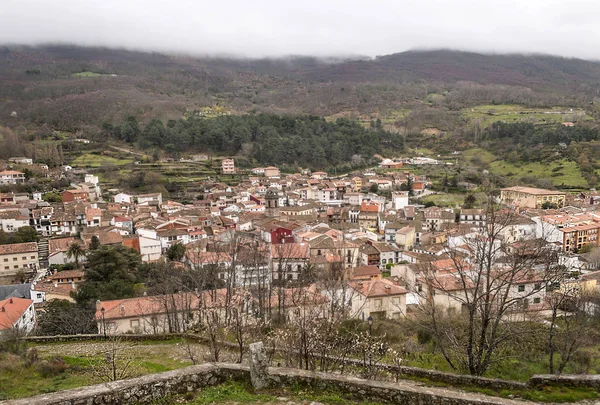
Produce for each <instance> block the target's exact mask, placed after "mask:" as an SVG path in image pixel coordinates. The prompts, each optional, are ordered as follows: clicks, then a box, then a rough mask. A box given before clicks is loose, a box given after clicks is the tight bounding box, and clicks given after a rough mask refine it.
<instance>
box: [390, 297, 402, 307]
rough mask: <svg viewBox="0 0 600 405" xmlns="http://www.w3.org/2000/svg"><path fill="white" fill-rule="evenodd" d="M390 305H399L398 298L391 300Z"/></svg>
mask: <svg viewBox="0 0 600 405" xmlns="http://www.w3.org/2000/svg"><path fill="white" fill-rule="evenodd" d="M392 304H394V305H400V298H398V297H394V298H392Z"/></svg>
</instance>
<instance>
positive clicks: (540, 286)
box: [533, 283, 542, 290]
mask: <svg viewBox="0 0 600 405" xmlns="http://www.w3.org/2000/svg"><path fill="white" fill-rule="evenodd" d="M533 288H535V289H536V290H541V289H542V284H540V283H535V285H534V286H533Z"/></svg>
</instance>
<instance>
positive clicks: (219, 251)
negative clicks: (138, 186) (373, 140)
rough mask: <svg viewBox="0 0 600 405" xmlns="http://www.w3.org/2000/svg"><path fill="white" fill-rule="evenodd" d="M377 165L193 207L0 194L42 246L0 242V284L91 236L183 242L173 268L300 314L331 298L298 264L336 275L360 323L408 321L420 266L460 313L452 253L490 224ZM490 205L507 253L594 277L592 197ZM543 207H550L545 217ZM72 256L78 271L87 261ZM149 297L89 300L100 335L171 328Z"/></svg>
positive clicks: (93, 196)
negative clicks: (499, 207) (553, 259)
mask: <svg viewBox="0 0 600 405" xmlns="http://www.w3.org/2000/svg"><path fill="white" fill-rule="evenodd" d="M386 164H387V165H388V166H389V167H386V166H385V165H384V167H383V169H379V170H366V171H364V172H356V173H353V174H351V175H348V176H342V177H332V176H330V175H329V174H327V173H325V172H314V173H308V172H303V173H297V174H291V175H282V174H281V173H280V172H279V170H278V169H277V168H274V167H266V168H255V169H253V170H252V174H250V175H249V176H248V177H247V178H244V179H242V180H241V182H240V183H239V184H238V185H237V186H230V185H227V184H224V183H219V182H206V183H205V184H204V185H203V194H202V198H199V199H197V200H195V201H193V202H191V203H186V204H183V203H180V202H176V201H171V200H169V199H164V198H163V196H162V195H161V194H160V193H154V194H137V195H133V194H128V193H126V192H119V193H117V194H113V195H111V196H110V197H108V196H107V195H105V196H104V199H103V195H102V191H101V189H100V187H99V184H98V178H97V177H96V176H93V175H85V176H84V177H83V179H82V180H83V181H81V182H78V183H74V184H72V185H71V186H70V187H68V188H67V189H65V190H63V191H62V202H61V203H46V202H43V201H40V200H39V199H36V198H33V197H35V196H23V195H17V194H5V195H0V226H1V228H2V230H3V231H4V232H15V231H17V230H18V229H19V228H20V227H23V226H31V227H33V228H34V229H35V230H36V231H37V232H38V233H39V234H40V236H41V237H42V240H41V241H40V242H38V243H36V242H30V243H21V244H12V245H0V277H5V278H10V277H14V276H15V275H16V274H17V273H18V272H21V271H27V272H30V273H34V272H35V271H37V270H39V269H46V268H48V267H53V266H60V265H64V264H66V263H69V262H72V261H73V260H72V258H70V257H69V256H68V255H67V251H68V249H69V246H70V245H71V244H73V243H74V242H76V243H79V244H80V245H82V246H83V247H84V248H86V247H88V246H89V245H90V244H91V243H92V240H93V239H94V238H95V239H96V240H97V241H98V242H99V243H100V244H102V245H123V246H126V247H129V248H132V249H135V250H136V251H138V252H139V253H140V255H141V258H142V261H144V262H147V263H152V262H158V261H164V260H166V259H165V255H166V253H167V251H168V250H169V248H171V247H172V246H173V245H176V244H181V245H183V246H184V247H185V254H184V255H183V258H181V260H180V261H178V263H177V265H179V266H181V267H182V268H187V269H193V268H204V267H209V268H210V269H212V271H214V272H215V277H216V278H218V279H222V280H224V279H229V278H233V286H234V287H235V288H236V289H239V290H244V289H247V288H250V289H251V288H252V287H253V286H256V285H265V284H267V285H282V284H284V285H285V287H286V289H285V291H288V292H289V293H290V294H293V293H294V291H296V292H297V291H304V293H306V292H307V291H310V293H311V297H312V298H311V299H310V300H307V299H304V300H300V301H298V302H296V304H295V305H300V306H306V305H323V304H324V303H325V302H327V301H328V300H331V299H332V297H330V296H328V295H327V294H326V293H325V292H323V291H322V290H321V289H320V288H319V286H318V285H315V284H310V285H303V284H302V280H303V276H304V274H305V273H306V271H307V269H311V271H312V272H316V273H318V274H326V273H327V272H328V271H331V270H332V269H343V270H344V274H346V281H347V287H348V289H349V290H351V291H352V294H350V295H349V296H347V297H346V298H347V302H346V306H347V308H348V313H349V316H353V317H356V318H359V319H363V320H364V319H367V318H368V317H373V318H398V317H401V316H406V315H407V314H408V313H410V309H411V307H412V306H415V305H418V304H419V294H418V293H416V292H415V290H417V289H422V288H423V285H424V284H423V283H421V282H420V281H419V277H420V272H421V271H420V270H419V269H422V267H423V265H427V267H428V268H429V269H434V270H435V271H436V272H438V273H439V274H440V275H444V277H445V278H444V280H446V281H445V282H444V288H441V287H440V292H439V293H438V294H437V297H438V298H437V300H436V303H437V304H439V305H442V306H446V307H448V308H451V307H455V306H458V309H459V310H460V306H459V305H458V303H457V302H458V301H456V300H452V299H451V297H449V296H448V291H450V290H451V288H449V286H452V285H454V284H456V288H457V289H459V288H460V286H459V284H458V283H456V280H455V277H454V276H453V273H454V271H453V270H455V269H454V267H455V266H456V262H455V258H453V257H452V256H451V252H452V251H456V250H457V249H458V250H460V249H462V252H463V256H464V257H463V260H465V261H468V260H469V254H470V252H469V250H468V249H466V248H465V247H464V246H465V243H466V242H465V241H466V240H468V239H469V238H472V237H473V236H474V235H477V234H478V233H479V232H481V230H482V229H483V228H484V227H486V226H488V225H489V224H488V218H487V217H486V213H485V212H484V211H482V210H478V209H448V208H440V207H436V206H432V207H424V206H423V205H418V204H414V203H412V202H411V201H412V200H411V199H410V198H409V191H400V190H401V189H406V186H407V185H408V184H409V183H412V190H411V191H412V193H414V194H417V195H418V194H419V193H422V192H423V191H424V190H425V189H426V187H427V186H428V182H427V179H426V178H425V177H423V176H416V175H414V174H412V173H410V172H408V171H402V169H401V165H400V166H398V165H396V166H394V167H392V166H393V165H394V164H395V163H394V162H387V163H386ZM387 169H394V170H393V171H390V172H386V170H387ZM226 170H227V171H229V173H234V172H235V167H234V163H233V161H231V162H225V160H224V161H223V172H224V173H225V172H226ZM231 170H232V171H231ZM409 179H410V181H409ZM373 184H376V185H377V187H376V188H372V185H373ZM372 190H377V192H374V191H372ZM382 190H389V193H385V194H386V195H387V196H388V197H387V198H386V197H383V196H382V195H380V194H382V193H381V191H382ZM105 199H106V200H108V201H105ZM499 200H500V202H501V203H503V204H504V206H505V209H506V210H510V212H513V213H514V214H515V215H514V217H513V219H512V220H511V223H510V224H509V225H508V226H507V227H506V228H505V229H504V230H503V234H502V240H503V243H504V244H506V245H507V246H510V245H511V244H514V245H515V246H516V245H517V244H519V243H522V242H523V241H526V240H535V239H539V238H548V240H549V241H550V242H551V243H552V244H553V246H555V248H556V250H557V251H560V252H561V260H562V263H563V264H564V265H565V266H567V267H568V268H569V269H576V270H577V271H579V272H580V273H583V274H587V273H591V272H592V271H593V270H595V269H596V268H597V265H598V264H596V263H594V262H591V261H589V260H587V259H586V258H585V255H583V254H577V253H578V252H579V251H580V250H582V248H583V247H584V246H585V245H591V246H598V245H599V243H600V237H599V236H600V234H599V232H600V213H599V214H598V215H596V214H595V206H594V201H595V199H594V196H591V195H590V196H570V195H567V194H566V193H562V192H557V191H550V190H541V189H533V188H526V187H512V188H507V189H503V190H502V192H501V195H500V197H499ZM545 203H551V204H552V207H553V208H552V209H547V206H548V205H547V204H545ZM233 246H235V248H234V247H233ZM80 260H81V261H83V262H85V257H83V258H81V259H80ZM587 277H588V278H589V277H593V276H587ZM82 282H84V278H83V272H82V271H81V270H65V271H61V272H57V273H51V272H50V273H48V275H47V276H44V277H42V278H41V279H37V280H35V281H32V282H31V283H29V284H24V285H25V286H26V287H21V288H14V287H12V288H13V290H11V288H7V289H6V291H4V290H2V291H4V292H2V291H0V308H5V307H6V310H4V309H2V310H1V311H2V312H0V330H2V328H4V329H6V328H8V327H11V326H10V325H9V326H7V325H8V324H10V323H11V322H12V320H11V321H10V322H9V321H6V320H5V321H2V319H3V318H2V314H3V313H6V314H8V313H9V312H10V314H11V315H10V319H12V318H15V314H16V313H19V311H21V310H22V311H21V313H20V315H19V316H18V317H17V318H16V320H15V322H17V321H18V322H34V321H35V315H33V317H27V316H26V315H27V312H28V311H29V308H30V306H28V305H25V304H26V302H30V304H31V305H38V304H39V305H40V306H41V307H43V303H44V302H46V301H48V300H51V299H57V298H59V299H67V300H69V299H71V292H72V291H74V290H77V288H78V286H79V285H80V284H81V283H82ZM543 282H544V280H538V279H531V278H530V279H527V280H523V281H522V283H518V285H515V294H520V293H522V291H524V290H527V289H529V288H530V286H529V284H535V285H537V284H539V283H543ZM429 288H434V289H435V288H436V286H435V285H433V286H432V285H429ZM442 290H443V292H444V294H445V295H444V294H442V293H441V291H442ZM277 291H278V292H277V294H282V291H283V290H281V289H279V290H277ZM285 291H284V292H283V293H287V292H285ZM219 294H220V293H219ZM219 294H216V295H215V294H213V295H211V297H212V298H211V300H212V301H211V305H212V306H213V307H219V306H221V305H225V304H224V303H223V302H222V301H221V300H219V299H218V298H215V297H218V295H219ZM543 295H544V293H543V291H541V292H540V294H539V295H536V296H534V297H531V299H532V302H531V305H530V306H528V308H533V307H534V305H542V306H543V301H544V296H543ZM444 296H446V299H443V298H442V297H444ZM196 299H197V297H196ZM7 300H8V301H7ZM20 300H26V301H23V303H22V304H21V303H20V302H21V301H20ZM156 300H157V298H156V297H151V296H143V297H137V298H133V299H123V300H115V301H104V302H99V303H98V312H97V320H98V322H102V327H103V328H106V325H107V323H108V324H110V325H112V326H111V327H112V328H113V329H114V331H115V332H117V333H127V332H135V331H137V332H147V333H153V332H156V331H164V330H167V329H168V328H169V325H170V322H167V320H166V318H165V316H166V315H165V313H164V311H165V308H164V305H159V304H157V303H156ZM178 300H181V301H182V302H186V303H189V302H190V301H191V298H190V297H187V298H186V297H184V296H178V297H177V298H174V299H173V302H177V301H178ZM203 301H204V302H206V300H203ZM17 304H18V305H17ZM229 304H230V303H229ZM186 305H187V304H186ZM102 309H103V310H102ZM289 310H290V311H293V310H294V308H292V307H290V308H289ZM34 312H35V311H34ZM7 316H8V315H7ZM23 317H25V318H23ZM161 317H162V318H161ZM6 319H8V318H6ZM21 319H25V320H21ZM161 319H162V321H161ZM3 322H4V323H3ZM15 322H12V325H13V326H14V325H16V323H15ZM99 327H100V323H99ZM25 329H30V327H29V326H28V327H26V328H25Z"/></svg>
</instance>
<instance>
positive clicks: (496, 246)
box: [415, 199, 560, 375]
mask: <svg viewBox="0 0 600 405" xmlns="http://www.w3.org/2000/svg"><path fill="white" fill-rule="evenodd" d="M486 215H487V226H485V227H483V228H481V230H480V231H478V232H474V233H473V234H472V235H471V236H468V237H466V238H465V245H464V246H463V247H462V248H460V249H459V248H452V247H450V248H449V255H450V261H451V269H446V270H445V271H444V272H440V271H439V269H437V268H436V267H435V266H433V265H432V264H431V263H428V264H424V265H423V266H421V268H420V273H421V274H420V276H419V277H420V281H421V283H422V284H421V287H425V288H422V289H421V290H420V291H419V290H417V291H415V293H417V294H418V295H419V298H420V308H419V309H420V311H419V317H420V320H421V321H425V322H422V324H423V326H425V327H427V328H429V330H430V331H431V332H432V334H433V335H434V336H435V338H436V344H437V347H438V348H439V350H440V351H441V353H442V355H443V356H444V358H445V359H446V361H447V362H448V364H449V365H450V366H451V367H452V368H453V369H455V370H461V371H466V372H469V373H470V374H473V375H482V374H484V373H485V372H486V370H488V368H489V367H490V365H491V364H493V363H494V362H496V361H498V360H500V359H501V357H500V355H499V353H501V352H502V350H501V349H502V348H505V347H507V346H510V344H511V342H513V341H514V340H513V339H514V338H515V337H516V336H520V335H522V334H524V333H528V328H527V325H526V324H525V323H524V322H522V321H523V320H524V319H523V318H520V319H519V318H517V317H516V316H515V314H524V313H526V311H527V308H528V304H529V300H530V299H531V298H532V297H536V298H538V297H539V296H541V295H543V294H544V291H545V289H546V285H547V284H549V283H552V282H553V280H554V279H555V278H556V277H557V276H558V275H559V273H560V266H557V254H556V251H555V250H554V249H553V248H552V246H551V245H550V244H548V243H547V242H546V241H545V240H544V239H536V240H526V241H525V240H523V241H517V242H515V243H511V244H508V243H505V239H506V238H507V235H509V234H510V230H511V226H512V225H513V223H514V215H515V214H514V213H513V212H511V211H506V210H499V209H498V207H497V206H496V205H495V204H494V202H493V201H492V200H491V199H490V201H489V203H488V206H487V210H486ZM525 286H526V287H525ZM536 301H537V299H536ZM519 321H521V322H519Z"/></svg>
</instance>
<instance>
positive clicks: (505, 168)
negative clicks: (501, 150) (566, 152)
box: [489, 159, 588, 188]
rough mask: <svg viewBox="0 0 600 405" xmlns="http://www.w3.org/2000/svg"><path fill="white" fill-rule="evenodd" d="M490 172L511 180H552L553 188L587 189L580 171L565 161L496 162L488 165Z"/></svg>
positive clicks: (574, 164) (575, 164) (573, 163)
mask: <svg viewBox="0 0 600 405" xmlns="http://www.w3.org/2000/svg"><path fill="white" fill-rule="evenodd" d="M489 170H490V172H491V173H495V174H500V175H503V176H506V177H508V178H512V179H519V178H521V177H523V176H535V177H537V178H547V179H550V180H552V183H553V184H554V185H555V186H563V187H573V188H587V187H588V183H587V181H586V180H585V178H583V176H582V174H581V170H579V167H578V166H577V163H576V162H571V161H568V160H566V159H561V160H557V161H554V162H530V163H522V164H520V163H519V164H512V163H508V162H506V161H504V160H496V161H494V162H491V163H490V169H489Z"/></svg>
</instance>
